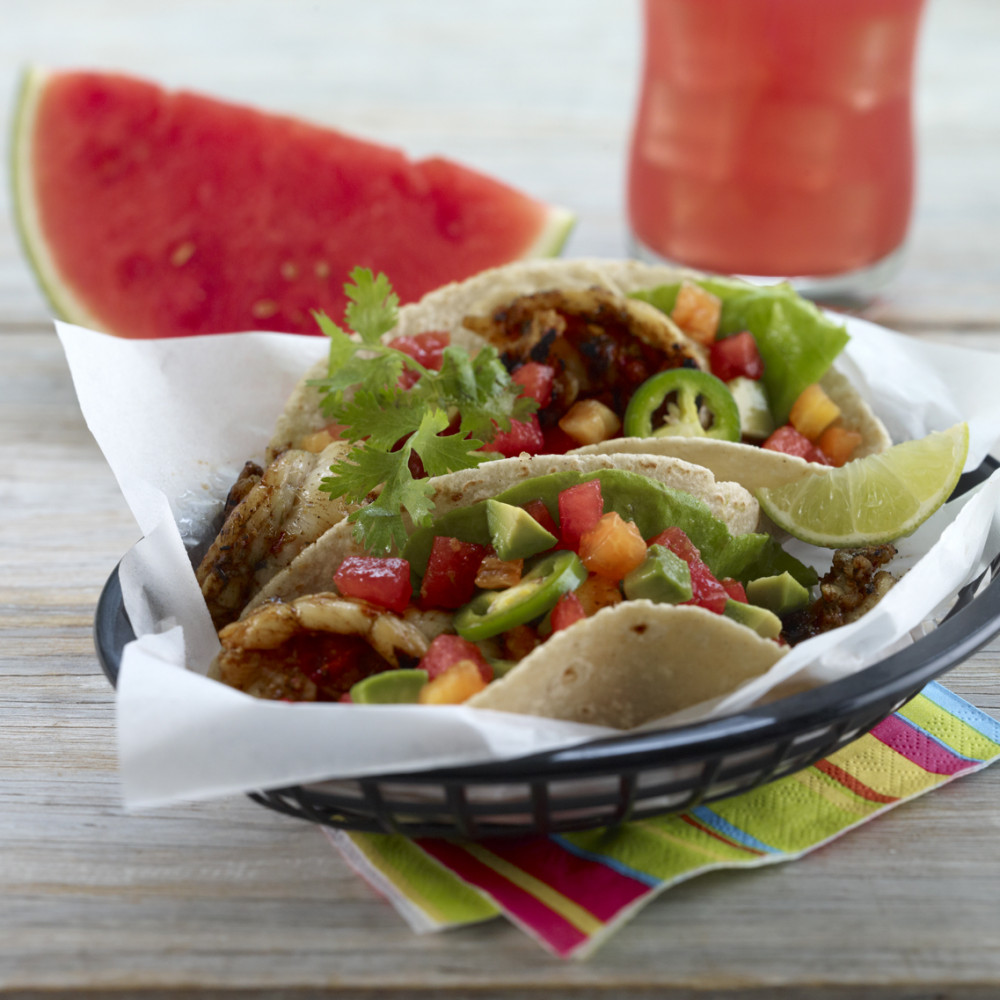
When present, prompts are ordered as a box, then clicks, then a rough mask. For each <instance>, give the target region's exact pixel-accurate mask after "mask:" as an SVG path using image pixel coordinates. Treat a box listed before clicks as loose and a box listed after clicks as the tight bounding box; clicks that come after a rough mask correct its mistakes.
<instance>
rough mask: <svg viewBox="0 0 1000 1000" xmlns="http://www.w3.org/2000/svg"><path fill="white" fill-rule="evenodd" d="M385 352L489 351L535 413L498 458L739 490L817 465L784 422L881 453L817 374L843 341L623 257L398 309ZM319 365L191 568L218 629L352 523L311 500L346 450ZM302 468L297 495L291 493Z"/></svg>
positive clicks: (870, 427) (550, 268)
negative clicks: (616, 468)
mask: <svg viewBox="0 0 1000 1000" xmlns="http://www.w3.org/2000/svg"><path fill="white" fill-rule="evenodd" d="M751 331H752V332H751ZM384 339H385V341H386V342H387V343H389V344H392V345H398V347H399V349H400V350H404V351H405V352H407V353H412V352H414V351H416V352H418V353H419V354H420V357H421V360H422V361H423V362H424V363H425V364H427V365H428V366H429V367H433V365H434V363H435V361H434V360H433V359H434V358H435V357H436V359H437V360H436V363H437V364H440V359H441V352H442V350H443V345H444V344H449V343H450V344H453V345H457V346H459V347H463V348H465V349H466V350H467V351H468V352H469V353H470V354H473V355H474V354H476V353H477V352H479V351H481V350H482V349H483V348H484V347H487V346H490V347H492V348H493V349H494V350H495V351H497V352H499V354H500V357H501V358H502V360H503V362H504V364H505V365H506V367H507V369H508V370H510V371H511V372H512V373H513V374H512V376H511V378H513V379H514V380H516V381H518V382H519V383H520V384H521V385H522V386H523V387H524V394H526V395H530V396H532V397H533V398H534V399H535V400H536V401H537V403H538V406H539V408H538V412H537V413H536V414H533V415H531V416H530V417H529V418H528V420H527V421H523V422H521V421H513V423H512V425H511V431H510V432H509V433H502V434H498V435H496V437H495V439H494V440H493V441H492V442H490V443H489V446H488V447H489V448H490V450H492V451H495V452H496V453H498V454H500V455H504V456H514V455H518V454H522V453H525V454H559V453H566V452H570V453H573V452H583V453H585V452H599V453H607V454H614V453H632V454H637V455H638V454H658V455H669V456H674V457H678V458H682V459H684V460H686V461H688V462H691V463H694V464H697V465H702V466H705V467H706V468H708V469H710V470H711V471H712V472H714V473H715V475H716V478H717V479H719V480H720V481H726V482H736V483H740V484H742V485H744V486H746V487H747V488H748V489H751V490H755V489H757V488H758V487H760V486H774V485H779V484H781V483H783V482H786V481H788V480H789V479H792V478H796V477H798V476H800V475H802V474H803V472H804V471H805V470H807V469H808V468H809V463H810V462H815V461H824V462H825V461H827V459H826V458H825V457H824V455H823V453H822V451H821V450H820V448H819V446H818V445H817V444H814V443H813V441H812V440H810V438H809V437H806V436H805V435H804V434H803V433H802V432H800V431H799V430H797V429H796V428H795V427H794V426H792V425H791V424H790V423H788V420H789V417H790V416H791V417H793V418H794V419H795V420H797V421H798V422H799V423H800V425H802V426H803V427H807V428H808V429H809V433H810V435H811V437H812V438H814V439H816V440H820V432H821V431H822V433H823V434H825V435H827V437H829V436H830V435H832V438H830V439H831V440H833V441H834V442H835V444H836V445H837V447H838V448H839V450H838V452H837V455H838V458H837V461H843V460H846V458H847V455H846V453H845V452H844V451H843V448H844V446H845V445H844V442H847V445H849V446H850V449H851V453H850V457H852V458H853V457H860V456H862V455H865V454H870V453H872V452H875V451H881V450H883V449H884V448H885V447H887V446H888V444H889V443H890V442H889V438H888V435H887V434H886V432H885V429H884V427H883V426H882V424H881V423H880V422H879V421H878V419H877V418H876V417H875V416H874V415H873V414H872V412H871V410H870V409H869V408H868V406H867V404H865V403H864V401H863V400H862V399H861V397H860V396H859V395H858V393H857V392H856V391H855V389H854V388H853V387H852V386H851V384H850V383H849V382H848V380H847V379H846V378H845V377H844V376H843V375H842V374H841V373H839V372H838V371H836V370H835V369H833V368H832V367H831V362H832V360H833V358H834V357H835V355H836V354H837V352H838V351H839V350H840V349H841V348H842V346H843V344H844V342H845V341H846V334H845V333H844V332H843V330H842V329H841V328H840V327H839V326H837V325H836V324H835V323H833V322H831V321H830V320H829V319H827V318H826V317H825V316H824V315H823V314H821V313H820V312H819V311H818V310H817V309H816V308H815V307H814V306H813V305H812V304H811V303H808V302H806V301H805V300H803V299H801V298H799V297H798V296H797V295H796V294H795V293H794V292H792V291H791V289H789V288H787V287H781V288H771V289H760V288H757V287H755V286H751V285H747V284H745V283H743V282H738V281H729V280H722V279H707V278H703V277H699V276H697V275H695V274H693V273H692V272H685V271H678V270H675V269H671V268H665V267H659V266H653V265H647V264H642V263H639V262H636V261H600V260H592V261H586V260H585V261H530V262H521V263H516V264H511V265H507V266H505V267H501V268H497V269H494V270H490V271H486V272H483V273H482V274H479V275H477V276H475V277H473V278H470V279H468V280H466V281H463V282H459V283H456V284H451V285H447V286H445V287H443V288H441V289H438V290H437V291H435V292H432V293H430V294H429V295H427V296H426V297H425V298H424V299H422V300H421V301H420V302H419V303H415V304H412V305H407V306H404V307H403V308H401V309H400V310H399V312H398V317H397V321H396V322H395V324H394V326H393V328H392V329H391V330H389V331H388V333H387V334H386V335H385V338H384ZM737 343H739V344H742V345H743V347H740V348H738V350H739V351H742V352H744V355H745V352H746V351H747V350H748V348H747V346H746V345H747V344H748V343H750V344H751V345H752V351H753V358H756V363H757V369H756V370H753V368H752V365H751V366H749V367H748V364H747V363H746V357H743V362H744V364H743V367H742V368H735V367H733V365H734V360H733V357H731V356H730V355H729V354H726V350H728V348H727V347H726V346H725V345H730V344H737ZM720 345H722V346H721V347H720ZM720 350H721V351H722V352H723V353H722V357H723V360H722V361H720V360H718V359H717V355H719V352H720ZM435 351H436V354H435ZM329 364H330V363H329V361H328V359H323V360H322V361H320V362H317V364H316V365H315V366H314V367H313V368H312V369H311V370H310V371H309V372H307V373H306V374H305V375H304V377H303V378H302V380H301V381H300V383H299V385H298V386H297V387H296V388H295V390H294V392H293V393H292V395H291V397H290V399H289V401H288V403H287V405H286V408H285V410H284V412H283V413H282V414H281V416H280V418H279V419H278V421H277V425H276V428H275V431H274V434H273V436H272V439H271V441H270V443H269V445H268V448H267V455H266V459H267V462H268V463H269V464H268V465H267V466H266V467H265V468H264V470H263V471H259V478H260V479H261V482H262V483H263V485H261V486H260V487H259V488H255V489H254V490H253V491H252V493H251V494H249V495H248V496H247V497H245V498H243V499H242V500H240V499H239V497H237V500H238V501H239V502H237V503H234V504H233V505H232V508H233V509H232V510H231V512H229V513H228V520H227V521H226V522H225V523H224V525H223V527H222V528H221V530H220V533H219V536H218V538H217V539H216V542H215V543H214V544H213V545H212V547H211V549H210V551H209V553H208V554H207V555H206V557H205V559H204V560H203V561H202V563H201V565H200V566H199V567H198V579H199V583H200V584H201V587H202V591H203V593H204V595H205V598H206V601H207V602H208V605H209V609H210V611H211V614H212V618H213V621H214V622H215V624H216V626H217V627H219V626H221V625H223V624H226V623H227V622H229V621H232V620H234V619H235V617H236V616H237V615H238V614H239V612H240V610H242V608H243V607H245V606H246V604H247V602H248V601H250V600H251V599H252V598H253V597H254V596H255V595H257V594H260V593H261V592H262V588H263V587H265V586H266V584H267V583H268V581H269V580H270V579H271V578H273V577H274V576H275V575H276V574H277V573H278V572H280V570H281V569H282V568H283V567H284V566H285V565H287V563H288V561H289V560H290V558H292V557H294V556H296V555H297V554H298V552H299V551H302V550H304V549H305V548H306V547H307V546H308V544H309V543H310V542H312V541H313V540H315V539H316V538H318V537H320V535H321V534H322V531H323V530H325V528H327V527H329V526H330V525H331V524H332V523H335V522H336V521H337V520H339V519H340V518H342V517H344V516H346V514H347V513H348V512H349V510H350V509H351V508H350V505H349V504H345V503H343V502H331V501H329V500H324V499H323V498H322V497H319V490H320V484H321V482H322V480H323V477H324V476H325V474H326V470H327V468H328V467H329V465H330V458H331V456H333V457H334V458H335V457H337V456H338V455H343V453H344V451H345V450H346V446H345V444H344V442H343V441H342V440H339V439H338V434H339V431H338V429H337V428H335V427H332V426H331V425H330V420H329V418H328V417H327V416H326V415H324V412H323V410H324V406H323V403H324V394H323V390H322V388H321V386H320V385H319V383H320V382H321V381H322V379H323V377H324V376H325V375H326V374H328V370H329ZM723 368H725V370H723ZM713 369H714V371H715V372H716V373H718V374H722V375H725V376H727V379H726V381H723V380H722V379H721V378H720V377H718V374H713V373H712V372H713ZM734 372H741V373H742V374H734ZM748 373H749V374H748ZM751 375H752V376H754V377H750V376H751ZM729 376H731V377H729ZM664 380H666V381H665V382H664ZM800 397H802V398H805V399H807V402H808V403H809V405H807V406H804V405H800V404H799V403H798V401H799V399H800ZM775 428H777V429H775ZM764 435H767V436H766V437H765V436H764ZM823 440H825V438H824V439H823ZM820 443H822V442H820ZM761 445H763V447H761ZM828 447H829V446H828ZM312 455H319V458H318V459H316V460H313V459H311V457H310V456H312ZM306 468H308V469H309V471H308V472H307V473H306V475H308V476H309V477H310V479H309V481H310V484H311V486H308V487H304V488H300V486H299V485H298V483H299V480H300V479H301V470H302V469H306ZM296 496H298V497H299V498H300V500H299V501H297V502H295V503H294V504H293V503H292V501H290V500H289V498H290V497H296ZM314 496H315V497H316V498H317V499H316V502H313V499H312V498H313V497H314ZM362 499H363V498H358V501H359V502H361V500H362Z"/></svg>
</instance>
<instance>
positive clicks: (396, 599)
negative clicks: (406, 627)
mask: <svg viewBox="0 0 1000 1000" xmlns="http://www.w3.org/2000/svg"><path fill="white" fill-rule="evenodd" d="M333 582H334V583H335V584H336V585H337V590H339V591H340V593H341V594H343V595H344V597H356V598H358V599H359V600H362V601H367V602H368V603H369V604H375V605H377V606H378V607H380V608H386V609H388V610H389V611H395V612H396V614H402V613H403V612H404V611H405V610H406V608H407V605H409V603H410V595H411V593H412V585H411V583H410V564H409V563H408V562H407V561H406V560H405V559H398V558H395V557H391V556H390V557H385V558H382V557H379V556H348V557H347V558H346V559H345V560H344V561H343V562H342V563H341V564H340V565H339V566H338V567H337V572H336V573H334V574H333Z"/></svg>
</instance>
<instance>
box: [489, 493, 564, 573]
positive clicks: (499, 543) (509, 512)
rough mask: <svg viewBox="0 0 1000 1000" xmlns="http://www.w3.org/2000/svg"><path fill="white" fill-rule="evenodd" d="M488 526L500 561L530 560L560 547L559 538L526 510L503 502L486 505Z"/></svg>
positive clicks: (498, 501)
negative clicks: (557, 539) (557, 544)
mask: <svg viewBox="0 0 1000 1000" xmlns="http://www.w3.org/2000/svg"><path fill="white" fill-rule="evenodd" d="M486 526H487V528H488V530H489V533H490V541H491V542H492V543H493V549H494V551H495V552H496V554H497V556H498V557H499V558H500V559H504V560H507V559H528V558H529V557H531V556H534V555H538V553H539V552H544V551H545V550H546V549H551V548H552V546H553V545H555V544H556V537H555V535H553V534H552V532H551V531H546V530H545V528H543V527H542V526H541V525H540V524H539V523H538V522H537V521H536V520H535V519H534V518H533V517H532V516H531V515H530V514H529V513H528V512H527V511H526V510H525V509H524V508H523V507H515V506H514V505H513V504H509V503H503V502H502V501H500V500H487V501H486Z"/></svg>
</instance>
